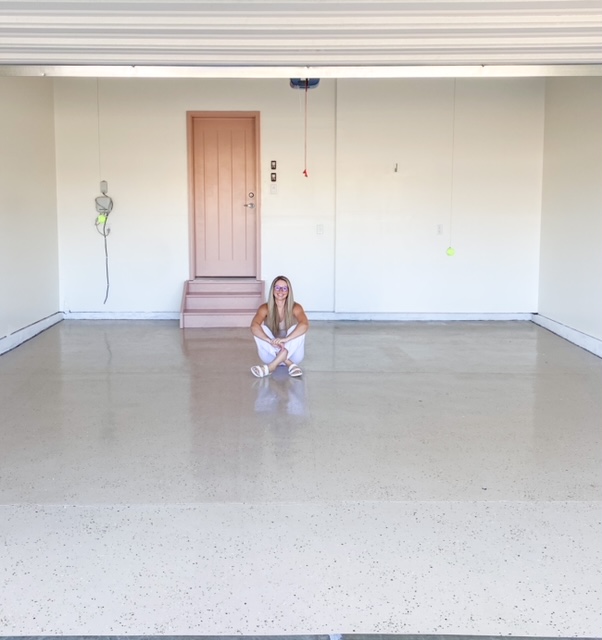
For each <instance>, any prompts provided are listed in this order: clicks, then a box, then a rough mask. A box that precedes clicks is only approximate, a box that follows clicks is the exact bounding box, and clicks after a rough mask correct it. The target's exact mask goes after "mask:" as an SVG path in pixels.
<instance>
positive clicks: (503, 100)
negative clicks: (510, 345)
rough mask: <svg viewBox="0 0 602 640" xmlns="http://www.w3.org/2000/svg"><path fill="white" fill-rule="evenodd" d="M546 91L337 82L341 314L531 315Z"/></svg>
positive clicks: (536, 86)
mask: <svg viewBox="0 0 602 640" xmlns="http://www.w3.org/2000/svg"><path fill="white" fill-rule="evenodd" d="M543 91H544V84H543V80H541V79H539V80H538V79H532V80H457V81H456V83H455V95H456V99H455V116H454V80H405V81H391V80H380V81H357V80H345V81H340V82H339V90H338V118H337V126H338V133H337V242H336V249H337V269H336V273H337V298H336V304H337V310H340V311H365V310H371V311H381V312H477V313H478V312H531V311H534V310H535V309H536V307H537V277H538V274H537V271H538V257H539V222H540V204H541V200H540V199H541V171H542V144H543ZM454 121H455V127H454ZM395 167H397V169H398V170H397V172H395ZM452 195H453V198H452ZM440 230H441V235H438V234H439V231H440ZM450 245H452V247H453V248H454V249H455V250H456V254H455V255H454V256H453V257H449V256H447V254H446V249H447V248H448V247H449V246H450Z"/></svg>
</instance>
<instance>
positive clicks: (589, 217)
mask: <svg viewBox="0 0 602 640" xmlns="http://www.w3.org/2000/svg"><path fill="white" fill-rule="evenodd" d="M539 298H540V303H539V313H540V314H541V315H543V316H545V317H547V318H550V319H551V320H554V321H555V322H558V323H560V324H562V325H566V326H568V327H570V328H572V329H575V330H577V331H580V332H583V333H585V334H587V335H589V336H592V337H594V338H597V339H602V78H555V79H548V80H547V81H546V120H545V152H544V181H543V204H542V225H541V267H540V293H539Z"/></svg>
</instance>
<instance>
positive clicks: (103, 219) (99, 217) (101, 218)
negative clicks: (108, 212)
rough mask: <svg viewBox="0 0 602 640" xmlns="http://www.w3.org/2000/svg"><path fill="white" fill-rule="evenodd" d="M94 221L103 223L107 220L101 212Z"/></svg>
mask: <svg viewBox="0 0 602 640" xmlns="http://www.w3.org/2000/svg"><path fill="white" fill-rule="evenodd" d="M96 221H97V222H98V224H104V223H105V222H106V221H107V216H105V215H103V214H102V213H101V214H100V215H99V216H98V218H96Z"/></svg>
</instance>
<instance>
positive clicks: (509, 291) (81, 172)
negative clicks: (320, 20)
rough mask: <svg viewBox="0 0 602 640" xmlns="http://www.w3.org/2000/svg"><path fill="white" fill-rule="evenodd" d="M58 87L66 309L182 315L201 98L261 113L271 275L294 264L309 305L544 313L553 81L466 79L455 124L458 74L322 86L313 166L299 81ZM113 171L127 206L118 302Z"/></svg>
mask: <svg viewBox="0 0 602 640" xmlns="http://www.w3.org/2000/svg"><path fill="white" fill-rule="evenodd" d="M97 90H98V98H97ZM55 95H56V135H57V171H58V192H59V196H58V204H59V224H60V248H61V251H60V256H61V306H62V308H63V309H64V310H66V311H122V312H137V311H141V312H177V311H178V310H179V304H180V297H181V291H182V285H183V282H184V280H186V279H187V278H188V277H189V276H190V274H189V258H188V203H187V193H188V192H187V166H186V111H190V110H199V111H201V110H257V111H260V112H261V158H262V160H261V171H262V207H261V220H262V234H261V235H262V248H261V249H262V272H261V274H260V275H261V277H263V278H264V279H266V280H268V281H269V280H271V278H272V277H273V276H274V275H276V274H277V273H285V274H287V275H289V276H290V277H291V278H292V280H293V282H294V284H295V293H296V296H297V298H298V299H299V300H301V301H302V302H303V303H304V305H305V307H306V308H307V309H308V310H309V311H315V312H320V311H324V312H331V311H340V312H368V313H371V312H406V311H410V312H458V311H459V312H477V313H479V312H502V313H504V312H509V313H514V312H531V311H535V310H536V308H537V268H538V259H539V222H540V218H539V216H540V197H541V171H542V148H543V104H544V103H543V100H544V81H543V80H542V79H518V80H458V81H457V84H456V101H455V119H454V81H453V80H445V79H441V80H439V79H438V80H382V81H368V80H338V81H335V80H322V82H321V83H320V86H319V88H317V89H315V90H312V91H310V93H309V96H308V98H309V117H308V123H309V140H308V169H309V178H305V177H303V175H302V170H303V166H304V164H303V151H304V149H303V147H304V117H303V98H304V95H303V91H294V90H292V89H290V88H289V86H288V82H287V81H286V80H272V79H270V80H188V79H186V80H161V79H144V80H142V79H140V80H129V79H128V80H126V79H101V80H99V81H97V80H95V79H57V80H55ZM97 100H98V104H99V106H100V109H99V111H100V120H98V116H97ZM454 121H455V128H454ZM99 122H100V135H99V127H98V124H99ZM454 134H455V136H454ZM99 137H100V159H99V144H98V138H99ZM270 160H277V161H278V193H277V194H271V193H270V190H269V184H270V183H269V173H270V169H269V162H270ZM452 161H453V162H452ZM99 164H100V166H101V170H100V171H99ZM395 165H397V167H398V171H397V172H394V170H393V169H394V166H395ZM452 175H453V181H452ZM100 179H105V180H107V181H108V183H109V193H110V195H111V196H112V197H113V198H114V201H115V209H114V211H113V213H112V214H111V235H110V237H109V257H110V269H111V293H110V296H109V300H108V302H107V304H106V305H104V306H103V304H102V301H103V299H104V294H105V284H104V277H105V276H104V249H103V246H102V238H101V236H99V235H98V234H97V233H96V231H95V230H94V226H93V221H94V218H95V211H94V207H93V204H94V197H95V196H96V195H98V189H99V186H98V183H99V181H100ZM452 182H453V203H452V200H451V189H452ZM452 223H453V225H452ZM438 225H441V228H442V234H441V235H437V230H438ZM450 230H451V231H452V237H451V244H453V245H454V248H455V249H456V252H457V253H456V255H455V256H454V257H453V258H450V257H448V256H447V255H446V253H445V250H446V249H447V247H448V245H449V244H450ZM318 231H323V233H318ZM335 274H336V275H335ZM335 287H336V292H335Z"/></svg>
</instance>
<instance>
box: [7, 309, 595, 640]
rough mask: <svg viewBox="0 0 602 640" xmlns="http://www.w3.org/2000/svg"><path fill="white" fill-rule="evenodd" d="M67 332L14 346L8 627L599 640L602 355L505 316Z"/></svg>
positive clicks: (22, 630)
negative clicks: (277, 360)
mask: <svg viewBox="0 0 602 640" xmlns="http://www.w3.org/2000/svg"><path fill="white" fill-rule="evenodd" d="M254 363H255V354H254V345H253V343H252V340H251V337H250V333H249V332H248V331H246V330H238V329H229V330H218V329H211V330H193V331H192V330H188V331H181V330H180V329H179V328H178V326H177V323H175V322H168V321H163V322H161V321H155V322H150V321H122V322H110V321H103V322H91V321H65V322H62V323H60V324H59V325H56V326H55V327H52V328H51V329H49V330H48V331H46V332H45V333H43V334H41V335H39V336H37V337H36V338H34V339H33V340H31V341H29V342H28V343H26V344H24V345H22V346H21V347H19V348H17V349H15V350H14V351H12V352H9V353H7V354H4V355H3V356H1V357H0V443H1V446H0V635H5V636H7V635H12V636H17V635H147V634H161V635H165V634H170V635H241V634H245V635H284V634H332V633H348V634H350V633H362V634H389V633H395V634H447V635H458V634H459V635H514V636H517V635H523V636H550V637H558V636H567V637H568V636H581V637H587V636H599V635H600V629H602V544H601V542H600V541H601V540H602V507H601V504H602V503H601V497H602V447H601V444H602V397H601V396H602V394H601V393H600V390H601V389H602V360H601V359H599V358H597V357H595V356H594V355H592V354H590V353H588V352H586V351H584V350H582V349H579V348H578V347H576V346H574V345H571V344H570V343H568V342H566V341H564V340H562V339H561V338H559V337H557V336H555V335H553V334H551V333H549V332H547V331H546V330H544V329H542V328H540V327H538V326H536V325H534V324H531V323H520V322H507V323H484V322H483V323H479V322H476V323H463V322H462V323H460V322H456V323H401V324H393V323H382V324H378V323H319V322H314V323H312V327H311V329H310V333H309V334H308V341H307V349H306V360H305V363H304V369H305V371H306V374H305V376H304V377H303V378H302V379H297V380H293V379H290V378H289V377H288V376H287V375H286V372H285V371H284V370H280V371H278V372H277V373H276V374H275V375H274V376H273V377H271V378H269V379H267V380H257V379H255V378H253V377H252V376H251V374H250V373H249V366H250V365H251V364H254Z"/></svg>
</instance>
